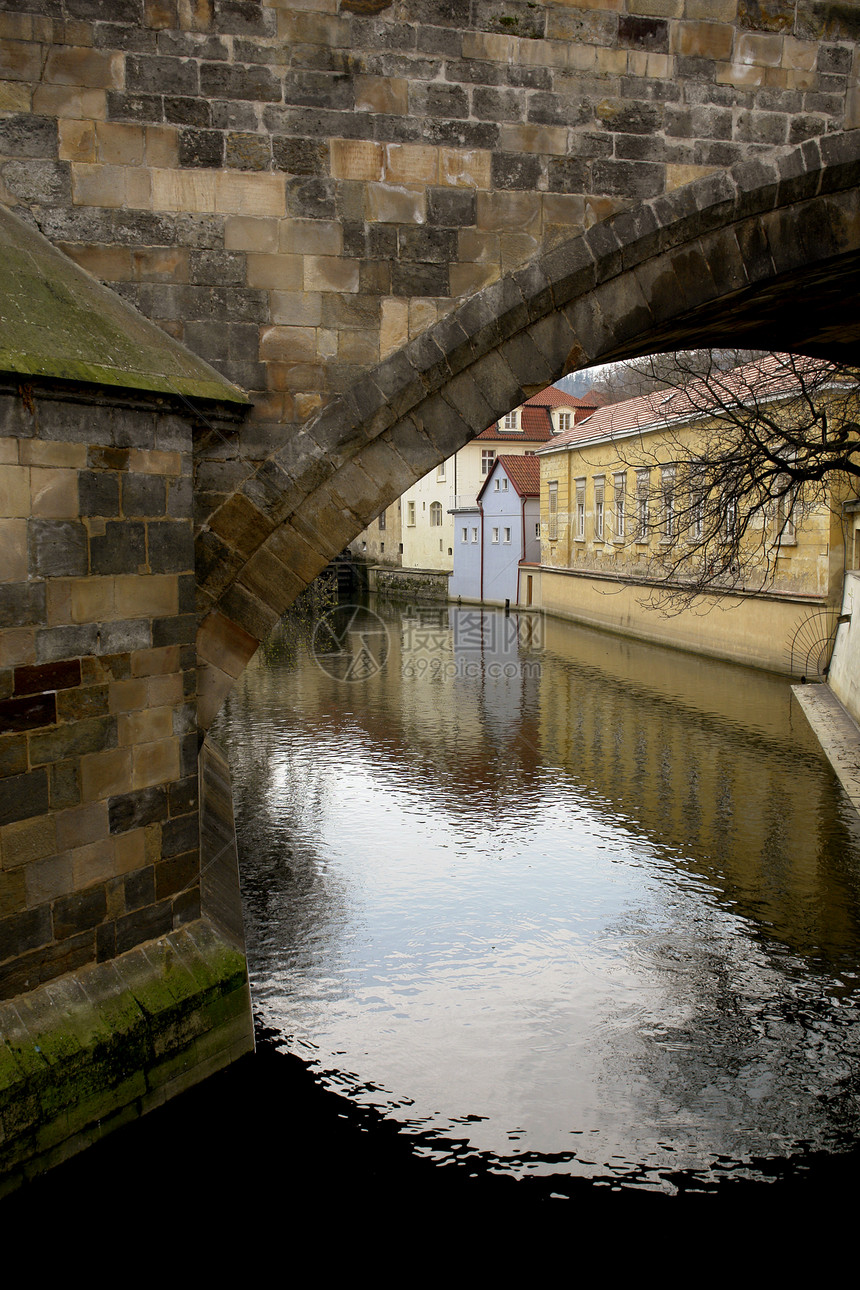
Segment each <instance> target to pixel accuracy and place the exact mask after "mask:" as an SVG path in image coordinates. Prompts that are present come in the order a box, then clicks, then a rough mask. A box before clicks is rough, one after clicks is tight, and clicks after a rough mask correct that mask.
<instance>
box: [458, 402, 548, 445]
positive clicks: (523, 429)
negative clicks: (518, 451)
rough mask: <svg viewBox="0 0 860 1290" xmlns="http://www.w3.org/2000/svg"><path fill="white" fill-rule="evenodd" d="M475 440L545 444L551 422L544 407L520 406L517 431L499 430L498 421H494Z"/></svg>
mask: <svg viewBox="0 0 860 1290" xmlns="http://www.w3.org/2000/svg"><path fill="white" fill-rule="evenodd" d="M475 438H476V439H481V440H485V439H492V440H494V441H495V442H497V443H504V442H506V441H507V442H508V443H522V442H523V440H525V441H526V442H527V443H546V441H547V440H548V439H551V438H552V422H551V420H550V415H549V411H548V409H547V408H546V407H529V406H528V404H526V403H524V404H523V405H522V411H521V415H520V429H519V430H500V429H499V423H498V421H494V422H493V424H492V425H491V426H488V427H487V429H486V430H482V431H481V433H480V434H479V435H475Z"/></svg>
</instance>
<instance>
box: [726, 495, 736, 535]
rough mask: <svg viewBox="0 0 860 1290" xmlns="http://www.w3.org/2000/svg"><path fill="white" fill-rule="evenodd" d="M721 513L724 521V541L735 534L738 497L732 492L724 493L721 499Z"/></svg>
mask: <svg viewBox="0 0 860 1290" xmlns="http://www.w3.org/2000/svg"><path fill="white" fill-rule="evenodd" d="M723 514H724V515H725V521H726V541H731V539H732V538H734V537H736V536H737V531H738V499H737V498H736V497H735V496H734V495H733V494H732V493H726V495H725V498H724V501H723Z"/></svg>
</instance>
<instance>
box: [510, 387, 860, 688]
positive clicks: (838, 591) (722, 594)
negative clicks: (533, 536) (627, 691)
mask: <svg viewBox="0 0 860 1290" xmlns="http://www.w3.org/2000/svg"><path fill="white" fill-rule="evenodd" d="M641 402H643V401H642V400H631V401H630V404H631V405H632V404H635V403H641ZM627 406H628V405H625V404H619V405H615V410H616V415H615V417H614V424H615V425H616V426H617V425H618V424H619V423H621V424H622V426H623V429H622V430H621V431H617V430H612V429H610V430H607V425H608V424H609V415H608V414H609V413H610V411H611V410H610V409H603V410H602V412H600V413H597V414H595V416H594V417H592V418H591V419H590V422H591V423H592V424H593V430H592V433H591V436H590V437H589V434H588V432H589V424H590V423H589V422H584V423H583V424H582V425H581V426H580V427H579V428H578V431H579V438H578V439H577V440H575V441H574V442H566V443H563V444H560V443H555V442H554V443H552V444H549V445H548V446H547V447H546V448H544V449H542V450H541V451H540V453H539V454H538V456H539V459H540V463H541V570H540V576H539V579H536V581H537V582H538V587H537V590H536V601H537V603H539V604H540V606H541V608H542V609H544V610H545V611H547V612H549V613H552V614H556V615H558V616H560V617H563V618H570V619H573V620H575V621H579V622H585V623H590V624H592V625H593V626H598V627H604V628H607V629H609V630H611V631H616V632H621V633H623V634H626V635H632V636H637V637H640V638H641V639H644V640H651V641H655V642H659V643H661V644H668V645H674V646H677V647H679V648H682V649H688V650H692V651H694V652H696V653H703V654H708V655H711V656H714V657H718V658H725V659H731V660H734V661H736V662H741V663H745V664H751V665H754V666H759V667H765V668H769V669H771V670H774V671H779V672H788V671H792V670H797V664H796V658H795V659H794V660H793V658H792V650H793V642H795V641H796V639H797V637H798V634H799V633H803V632H804V631H805V630H808V626H805V625H808V624H809V622H810V621H812V620H814V619H818V618H822V616H823V615H824V614H826V612H827V611H830V610H832V611H834V612H838V606H839V604H840V602H841V595H842V584H843V575H844V571H845V569H846V568H850V567H851V566H852V564H853V563H854V553H853V545H854V536H853V529H854V520H855V516H854V514H853V513H851V510H850V508H851V502H852V500H855V499H856V488H855V487H854V486H853V485H852V484H851V482H850V481H849V480H848V479H847V478H846V477H844V476H838V477H837V476H835V475H834V476H832V477H831V480H830V482H829V486H828V489H827V496H826V500H825V501H823V502H821V503H820V504H819V505H817V506H816V507H815V508H814V509H809V510H808V511H806V512H804V513H802V514H800V513H796V514H795V513H792V514H791V516H790V523H788V524H786V523H785V518H784V515H783V514H780V513H778V512H777V509H776V503H774V505H773V506H772V508H771V510H770V512H769V514H768V516H767V517H766V518H765V519H764V520H763V521H762V520H761V519H759V520H758V521H757V522H755V523H754V524H753V525H752V526H751V530H750V533H749V535H748V538H749V540H748V543H747V546H748V548H749V562H748V565H747V564H746V563H745V565H744V569H745V573H744V575H743V581H740V580H739V581H738V582H737V585H734V586H731V587H728V586H727V587H726V588H725V589H711V590H709V591H708V592H707V593H705V594H702V595H699V596H697V597H696V599H695V600H694V601H693V602H692V603H689V604H682V603H681V602H680V601H679V600H677V599H674V600H673V599H672V598H671V590H672V587H673V586H675V587H676V588H677V587H680V585H681V583H682V579H683V572H684V565H685V563H686V562H687V559H688V557H687V556H686V555H685V554H684V545H686V546H687V547H688V549H689V565H688V567H689V568H690V570H691V571H692V568H693V564H694V561H695V558H696V557H695V533H694V531H693V529H692V527H691V526H692V525H694V524H695V518H694V516H693V514H692V512H691V508H690V493H689V489H690V487H691V483H692V481H691V478H690V476H689V472H688V471H686V470H685V468H684V467H683V465H682V464H681V463H682V462H683V460H684V456H685V452H690V453H697V454H698V453H700V454H701V455H702V456H704V455H705V454H706V451H707V437H708V433H709V431H710V432H712V433H713V431H714V428H715V426H716V425H717V419H716V418H715V417H714V416H703V415H696V416H692V417H690V418H688V419H687V420H686V422H685V423H682V424H680V425H679V424H674V425H671V426H667V425H666V423H665V422H663V423H662V424H661V423H659V421H658V420H657V419H656V418H655V417H653V415H652V417H651V424H647V423H644V424H643V418H642V416H641V414H640V416H639V425H638V427H637V426H636V425H635V420H636V417H635V411H634V413H629V412H628V414H627V416H626V418H625V415H624V413H623V411H622V410H623V409H625V408H627ZM630 421H633V422H634V425H633V426H630V425H629V422H630ZM566 438H567V436H566ZM797 509H798V511H799V508H797ZM667 524H668V525H674V532H673V535H672V540H671V541H670V540H669V539H667V537H666V527H667ZM763 524H764V526H765V528H764V532H763V531H762V527H763ZM681 525H687V526H688V528H689V531H688V532H687V533H684V532H682V531H680V529H679V526H681ZM780 529H781V530H782V536H781V537H780V538H777V534H778V533H779V531H780ZM762 539H764V541H763V540H762ZM858 546H860V544H858ZM769 547H770V548H772V549H771V553H770V559H771V561H772V566H773V567H772V575H771V576H768V577H767V578H765V576H764V574H765V568H766V563H767V561H766V557H765V555H764V554H763V552H764V551H765V550H766V549H767V548H769ZM667 552H673V553H674V554H673V555H672V556H671V557H670V558H672V559H675V560H677V559H678V556H679V553H680V554H681V556H683V560H682V563H681V566H680V569H679V570H678V577H677V580H676V581H675V582H674V583H673V582H669V583H667V582H666V581H665V580H664V570H665V565H666V560H665V559H664V556H665V554H666V553H667ZM667 592H668V593H669V594H668V595H667ZM795 654H796V649H795Z"/></svg>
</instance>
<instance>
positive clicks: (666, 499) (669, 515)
mask: <svg viewBox="0 0 860 1290" xmlns="http://www.w3.org/2000/svg"><path fill="white" fill-rule="evenodd" d="M661 485H662V489H663V540H664V542H671V540H672V538H673V537H674V536H675V467H674V466H666V467H664V469H663V471H662V476H661Z"/></svg>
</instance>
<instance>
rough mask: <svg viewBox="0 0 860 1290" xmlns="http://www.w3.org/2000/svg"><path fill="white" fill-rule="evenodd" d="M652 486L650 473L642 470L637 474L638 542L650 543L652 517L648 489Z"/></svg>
mask: <svg viewBox="0 0 860 1290" xmlns="http://www.w3.org/2000/svg"><path fill="white" fill-rule="evenodd" d="M649 486H650V471H647V470H640V471H637V473H636V541H637V542H647V541H648V527H649V523H650V517H649V514H648V489H649Z"/></svg>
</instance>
